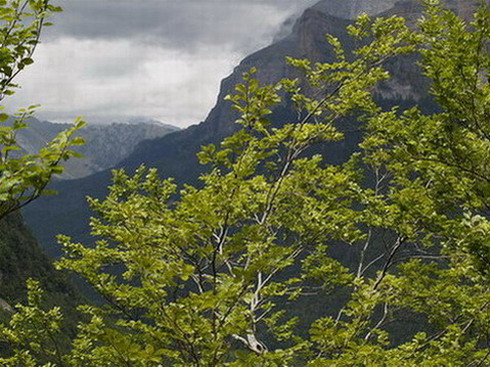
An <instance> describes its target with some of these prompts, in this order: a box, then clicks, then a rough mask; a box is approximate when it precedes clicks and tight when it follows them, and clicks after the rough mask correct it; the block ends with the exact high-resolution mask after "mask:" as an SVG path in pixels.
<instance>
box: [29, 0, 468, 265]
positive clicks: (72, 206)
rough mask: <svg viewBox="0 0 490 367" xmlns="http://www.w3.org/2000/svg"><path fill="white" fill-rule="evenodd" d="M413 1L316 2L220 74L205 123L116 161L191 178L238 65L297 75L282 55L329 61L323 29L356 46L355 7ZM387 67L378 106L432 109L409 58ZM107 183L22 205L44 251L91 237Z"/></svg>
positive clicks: (222, 131) (84, 184)
mask: <svg viewBox="0 0 490 367" xmlns="http://www.w3.org/2000/svg"><path fill="white" fill-rule="evenodd" d="M418 3H419V2H418V1H400V2H395V1H387V0H379V1H375V0H323V1H320V2H319V3H318V4H317V5H315V6H313V7H311V8H309V9H307V10H306V11H305V12H304V13H303V14H302V15H301V16H300V17H299V18H298V19H297V20H296V22H295V24H294V26H293V27H292V31H291V33H290V34H289V35H288V36H285V37H281V38H279V39H278V40H277V41H276V42H275V43H273V44H272V45H271V46H269V47H266V48H264V49H262V50H260V51H258V52H256V53H254V54H252V55H250V56H248V57H247V58H245V59H244V60H243V61H242V62H241V63H240V64H239V65H238V66H237V67H236V68H235V70H234V72H233V73H232V74H231V75H230V76H229V77H227V78H226V79H224V80H223V81H222V83H221V89H220V93H219V96H218V101H217V103H216V105H215V107H214V108H213V109H212V110H211V112H210V113H209V115H208V117H207V119H206V120H205V121H204V122H202V123H200V124H199V125H195V126H192V127H190V128H188V129H185V130H182V131H179V132H176V133H173V134H170V135H168V136H165V137H163V138H160V139H155V140H152V141H145V142H142V143H141V144H140V145H138V147H137V149H136V150H135V151H134V152H133V153H132V154H131V155H130V156H129V157H127V158H126V159H125V160H123V161H122V162H121V163H120V164H119V165H118V167H123V168H126V169H127V170H129V171H131V170H134V169H135V168H136V167H138V166H139V165H141V164H143V163H144V164H145V165H147V166H149V167H156V168H158V169H160V171H161V174H162V176H165V177H175V178H176V181H177V182H178V183H183V182H187V183H195V182H197V177H198V176H199V174H200V172H202V169H203V168H202V167H201V166H200V165H199V164H198V162H197V159H196V153H197V152H198V151H199V150H200V148H201V146H203V145H206V144H209V143H217V142H220V141H221V140H222V139H223V138H224V137H226V136H228V135H230V134H231V133H233V132H234V131H235V130H236V129H237V128H238V125H237V124H234V123H233V122H234V121H235V119H236V117H237V115H236V113H235V112H234V111H233V110H232V108H231V105H230V103H229V102H227V101H225V100H224V97H225V96H226V95H227V94H229V93H231V92H233V88H234V86H235V85H236V84H237V83H238V82H240V80H241V75H242V73H243V72H244V71H246V70H248V69H249V68H250V67H252V66H255V67H257V68H258V70H259V72H258V74H257V77H258V78H259V79H260V80H261V81H262V82H264V83H273V82H277V81H278V80H280V79H281V78H284V77H295V76H297V75H298V73H297V71H296V70H294V69H293V68H291V67H290V66H288V65H287V64H286V62H285V60H284V58H285V57H286V56H293V57H297V58H308V59H311V60H314V61H319V62H327V61H332V60H333V54H332V51H331V49H330V48H329V47H328V45H327V43H326V40H325V34H326V33H330V34H333V35H334V36H336V37H338V38H339V39H340V40H341V41H342V43H343V44H344V45H345V46H346V47H347V48H348V49H352V48H353V47H354V45H353V43H352V40H351V39H350V38H349V37H348V36H347V34H346V30H345V28H346V26H347V25H349V24H350V23H351V22H352V20H351V18H352V17H354V15H356V14H358V12H360V11H368V12H370V13H371V14H373V15H377V14H385V15H390V14H402V15H404V16H405V17H408V18H409V19H412V20H413V19H416V18H417V17H418V16H419V15H420V6H419V5H418ZM453 3H454V4H453V5H455V6H457V7H459V10H460V11H463V10H464V11H469V10H468V9H469V5H468V4H472V3H471V2H469V1H466V0H465V1H461V2H457V1H455V2H453ZM463 3H464V4H463ZM387 68H388V69H389V70H390V72H391V74H392V78H391V80H390V81H388V82H386V83H383V84H382V85H380V86H379V87H378V88H377V90H376V91H375V95H376V98H377V100H378V102H379V103H380V104H381V105H382V106H385V107H390V106H393V105H400V106H402V108H403V107H410V106H413V105H415V104H418V105H420V106H422V107H423V108H425V109H431V108H433V104H432V103H431V99H430V98H429V96H428V93H427V81H426V80H425V79H424V78H423V77H421V76H420V73H419V70H418V67H417V65H416V59H415V57H413V56H411V57H399V58H396V59H394V60H392V61H390V62H389V63H388V64H387ZM295 119H296V114H295V113H294V111H293V110H292V108H291V106H289V105H281V106H278V107H277V108H276V109H275V111H274V113H273V114H272V116H271V120H272V122H273V124H276V125H281V124H283V123H286V122H292V121H295ZM351 127H352V126H351ZM351 130H352V131H357V130H358V129H351ZM359 139H360V135H359V133H358V132H348V133H346V139H345V140H343V141H342V142H340V143H332V144H329V145H325V146H323V147H322V148H321V150H320V151H318V153H321V154H323V155H324V156H325V157H326V159H328V160H329V161H331V162H340V161H343V160H345V159H346V158H347V157H348V156H350V154H351V153H352V152H353V151H355V150H356V149H358V148H357V144H358V142H359ZM109 184H110V172H109V171H102V172H100V173H97V174H95V175H93V176H89V177H86V178H83V179H80V180H76V181H70V182H59V183H55V184H54V185H52V188H53V189H55V190H58V191H59V194H58V195H56V196H49V197H44V198H42V199H41V200H39V201H37V202H36V203H33V205H30V206H29V207H28V208H27V209H26V211H25V215H26V219H27V221H28V223H29V225H30V226H31V227H32V229H33V231H34V233H35V234H36V235H37V236H38V238H39V239H40V241H41V243H42V244H43V246H45V248H46V249H47V251H48V252H49V253H50V254H52V255H54V256H56V255H59V249H58V247H57V245H56V244H55V241H54V236H55V235H56V234H58V233H64V234H67V235H70V236H73V237H74V238H76V239H77V240H80V241H84V240H85V241H86V240H89V237H90V236H89V227H88V223H89V219H88V218H89V216H90V215H91V214H92V213H91V212H90V210H89V208H88V206H87V204H86V196H87V195H89V196H94V197H103V196H104V195H105V194H106V193H107V190H106V187H107V186H108V185H109ZM346 256H347V255H346Z"/></svg>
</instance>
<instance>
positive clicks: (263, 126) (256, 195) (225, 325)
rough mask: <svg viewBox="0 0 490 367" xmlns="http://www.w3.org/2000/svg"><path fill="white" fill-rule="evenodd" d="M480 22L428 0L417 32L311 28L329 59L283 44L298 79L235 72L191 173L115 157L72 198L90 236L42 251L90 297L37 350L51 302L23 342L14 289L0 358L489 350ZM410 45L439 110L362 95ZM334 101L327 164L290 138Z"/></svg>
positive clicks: (472, 357)
mask: <svg viewBox="0 0 490 367" xmlns="http://www.w3.org/2000/svg"><path fill="white" fill-rule="evenodd" d="M489 30H490V12H489V10H488V8H486V7H482V8H480V9H479V10H478V12H477V13H476V14H475V21H474V22H473V23H472V25H471V27H469V26H467V25H466V24H465V23H464V21H462V20H461V19H460V18H458V17H457V16H456V15H455V14H454V13H452V12H451V11H449V10H446V9H444V8H443V7H441V6H440V5H439V3H438V2H436V1H427V2H426V11H425V15H424V18H422V19H421V20H420V22H419V28H418V30H412V29H409V28H408V27H407V26H406V25H405V21H404V20H403V19H402V18H400V17H390V18H386V19H382V18H380V19H371V18H370V17H368V16H365V15H364V16H361V17H359V18H358V20H357V21H356V23H355V24H354V25H353V26H351V27H349V33H350V34H351V36H352V37H355V38H356V39H357V40H358V43H359V45H360V46H359V47H358V48H357V49H356V50H354V52H353V53H352V55H350V54H349V53H348V52H347V51H345V50H343V48H342V46H341V44H340V42H339V41H338V40H337V39H335V38H333V37H328V40H329V42H330V45H331V46H332V47H333V49H334V50H335V53H336V55H337V61H335V62H332V63H325V64H319V63H312V62H310V61H308V60H293V59H290V60H289V62H290V63H292V64H293V65H295V66H297V67H298V68H300V69H302V70H303V71H304V73H305V75H306V80H307V82H308V85H307V86H305V85H304V84H303V83H301V82H300V81H298V80H282V81H281V82H279V83H277V84H276V85H271V86H268V85H266V86H263V85H261V84H260V83H259V81H257V80H255V79H254V77H253V74H254V70H251V71H250V72H249V73H246V74H245V75H244V83H243V84H240V85H238V86H237V87H236V94H235V95H233V96H230V97H229V98H230V99H231V100H232V101H233V103H234V105H235V107H236V108H237V109H238V111H239V112H240V113H241V118H240V119H239V120H238V121H237V122H238V123H239V124H241V125H242V126H243V128H242V129H241V130H240V131H238V132H237V133H236V134H234V135H233V136H231V137H230V138H227V139H225V140H224V142H223V143H222V144H221V145H220V146H219V147H217V146H214V145H211V146H207V147H204V148H203V150H202V152H201V153H200V155H199V159H200V161H201V163H203V164H207V165H209V167H210V168H209V171H208V172H207V173H206V174H204V175H203V176H202V178H201V181H202V184H201V186H200V187H192V186H185V187H184V188H182V189H180V190H178V188H177V186H176V185H175V184H174V183H173V182H172V180H161V179H160V178H159V176H158V173H157V172H156V171H155V170H153V169H146V168H145V167H142V168H140V169H139V170H138V171H137V172H136V173H135V175H134V176H129V175H127V174H126V173H125V172H124V171H122V170H120V171H115V172H114V179H113V185H112V186H111V187H110V193H109V195H108V196H107V198H106V199H104V200H97V199H90V202H91V205H92V207H93V209H94V211H95V212H96V214H97V216H96V217H95V218H93V219H92V222H91V225H92V230H93V235H94V236H95V237H97V238H99V240H98V241H97V242H95V243H94V244H92V245H89V246H85V245H82V244H79V243H73V242H72V241H71V240H70V239H69V238H67V237H64V236H61V237H60V241H61V242H62V243H63V245H64V247H65V251H66V256H65V257H64V258H63V259H62V260H61V261H60V262H59V264H58V265H59V267H60V268H63V269H69V270H71V271H73V272H75V273H76V274H78V275H80V276H81V277H83V278H84V279H86V280H87V281H88V282H89V283H91V284H92V285H93V286H94V288H95V289H96V290H97V291H98V292H99V293H100V295H101V296H103V297H104V298H105V300H106V303H105V305H103V306H101V307H95V306H84V307H83V308H82V310H83V311H84V313H85V314H86V315H87V317H88V321H87V322H86V323H82V324H81V325H80V329H79V334H78V336H77V337H76V338H75V340H74V341H73V349H72V351H71V352H69V353H67V354H65V355H60V354H59V353H57V352H56V349H55V348H51V349H49V348H48V353H44V354H45V356H44V357H41V356H42V355H43V353H42V349H43V348H40V346H42V345H48V344H49V340H50V339H52V335H54V333H55V332H57V331H58V329H59V327H58V324H59V321H58V318H59V312H58V311H57V310H55V311H53V312H54V313H51V314H48V316H47V320H48V321H49V320H51V321H50V322H51V325H52V326H53V327H52V330H51V331H49V330H44V331H43V333H44V334H41V333H38V334H36V338H37V339H36V341H35V343H34V345H30V344H29V340H30V339H29V338H31V336H30V335H31V334H32V332H33V330H34V328H35V329H39V326H38V325H42V324H40V322H41V321H42V320H45V319H44V318H43V316H41V315H40V312H39V307H38V300H36V299H33V300H32V302H31V304H30V305H29V307H26V308H23V309H22V310H21V312H20V313H19V314H17V315H16V318H15V319H14V320H13V324H12V326H13V328H11V329H8V328H6V329H4V330H5V332H4V336H6V337H7V339H8V340H9V341H10V342H11V343H12V344H14V345H17V346H18V349H16V353H14V354H13V356H12V357H11V359H5V360H4V361H6V362H5V363H10V365H16V364H15V363H17V365H19V363H20V364H22V363H24V365H33V366H34V365H36V360H38V361H39V360H42V361H43V363H44V362H46V361H51V362H52V363H53V364H54V365H58V366H77V367H78V366H166V365H172V366H225V365H226V366H243V365H253V366H295V365H309V366H485V365H489V363H490V362H489V356H490V349H489V344H488V343H489V339H488V330H489V326H490V292H489V277H488V266H487V265H488V248H489V245H488V241H489V236H488V234H489V228H490V225H489V223H488V219H489V211H488V209H489V207H488V201H487V196H488V192H489V188H490V187H489V181H488V167H489V166H488V159H489V156H490V155H489V154H488V153H490V152H489V148H490V145H489V143H490V141H489V140H488V134H489V128H490V126H489V125H488V119H487V117H488V112H487V109H488V93H489V91H490V88H489V87H488V81H487V75H488V68H489V66H490V64H489V60H490V58H489V55H488V42H489ZM412 53H420V54H421V56H422V61H421V68H422V70H423V72H424V74H425V75H426V76H427V77H428V78H429V79H430V80H431V85H432V93H433V94H434V96H435V99H436V100H437V102H438V104H439V107H440V109H441V111H440V112H438V113H433V114H426V115H424V114H423V113H422V112H420V110H419V109H418V108H412V109H410V110H406V111H402V110H400V109H396V108H395V109H393V110H390V111H383V110H382V109H381V108H379V107H378V106H377V105H376V103H375V102H374V100H373V98H372V91H373V88H375V86H376V84H377V83H378V82H380V81H382V80H384V79H387V78H389V74H388V73H387V72H386V70H385V69H384V67H383V65H384V63H385V61H386V60H388V59H390V58H392V57H398V56H400V55H406V54H412ZM285 100H286V101H291V102H292V103H293V104H294V105H295V106H296V108H297V110H298V116H299V120H298V121H296V122H294V123H290V124H284V125H283V126H282V127H280V128H274V127H272V126H271V125H270V124H269V122H268V120H267V115H268V114H270V113H271V111H272V109H273V108H274V106H275V105H277V104H279V103H281V102H282V101H285ZM347 117H350V118H356V119H358V120H360V121H363V122H364V125H363V126H364V128H365V132H364V139H363V141H362V143H361V145H360V148H361V149H362V150H361V151H360V153H357V154H354V155H353V156H352V157H351V158H350V159H349V160H348V161H347V162H345V163H343V164H340V165H331V164H327V163H326V162H325V161H324V159H323V158H322V157H320V156H318V155H313V156H312V155H311V154H309V152H310V150H311V148H312V147H313V146H315V145H318V144H325V143H327V142H331V141H338V140H341V139H342V138H343V134H342V132H341V130H340V129H339V128H338V126H337V125H339V124H341V123H342V121H344V119H345V118H347ZM334 246H345V247H349V248H350V249H354V250H356V251H357V258H356V262H355V263H341V262H339V261H338V260H336V259H334V258H332V257H331V255H330V252H329V249H330V248H331V247H334ZM33 294H34V295H38V294H39V291H38V290H37V289H35V290H34V293H33ZM311 297H317V298H321V297H330V299H332V300H335V302H336V306H338V307H336V308H337V309H336V310H335V312H331V313H330V314H322V313H321V312H319V314H318V315H317V316H316V321H315V322H314V323H313V324H312V325H308V327H309V333H308V334H306V335H305V334H304V333H303V334H302V333H300V332H298V329H297V327H298V325H301V321H302V320H299V319H298V318H295V317H293V313H294V312H292V310H291V309H290V308H291V307H292V305H296V306H297V307H298V305H299V306H301V304H302V303H301V302H308V301H309V300H310V299H311ZM403 318H409V319H410V320H411V325H410V327H406V324H403V323H402V321H400V320H402V319H403ZM32 320H36V322H35V323H34V322H32ZM48 324H49V323H47V322H46V321H44V325H48ZM36 325H37V326H36ZM33 326H34V328H33ZM402 327H404V328H405V329H404V330H400V329H401V328H402ZM41 329H42V328H41ZM30 333H31V334H30ZM22 358H24V359H22ZM40 358H41V359H40ZM42 358H44V359H42ZM19 361H22V363H21V362H19ZM25 361H29V363H31V364H27V362H25Z"/></svg>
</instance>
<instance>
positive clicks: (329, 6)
mask: <svg viewBox="0 0 490 367" xmlns="http://www.w3.org/2000/svg"><path fill="white" fill-rule="evenodd" d="M397 1H399V0H323V1H320V2H319V3H318V4H316V5H315V6H313V8H314V9H316V10H319V11H321V12H324V13H326V14H329V15H332V16H335V17H338V18H343V19H355V18H356V17H357V16H358V15H359V14H361V13H366V14H369V15H378V14H380V13H382V12H384V11H386V10H388V9H391V8H392V7H393V6H394V5H395V3H396V2H397Z"/></svg>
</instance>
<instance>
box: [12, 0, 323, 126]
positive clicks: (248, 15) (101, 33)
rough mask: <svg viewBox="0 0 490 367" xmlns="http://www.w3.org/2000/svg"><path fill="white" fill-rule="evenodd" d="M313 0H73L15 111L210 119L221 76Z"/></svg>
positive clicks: (24, 83) (188, 121) (26, 77)
mask: <svg viewBox="0 0 490 367" xmlns="http://www.w3.org/2000/svg"><path fill="white" fill-rule="evenodd" d="M315 2H316V1H315V0H65V1H63V2H62V3H60V5H62V6H63V8H64V12H63V13H61V14H56V15H55V16H53V18H52V19H51V21H52V22H53V23H55V25H54V26H53V27H49V28H46V29H45V30H44V31H43V32H44V33H43V35H42V44H41V45H40V46H39V47H38V49H37V50H36V53H35V55H34V60H35V63H34V64H33V65H31V66H30V67H29V68H28V69H26V70H25V71H24V72H23V74H22V75H21V76H20V77H19V78H18V79H17V82H18V84H20V85H21V89H19V90H18V91H17V93H16V94H15V95H14V96H13V97H11V99H10V101H8V102H7V104H8V105H9V106H10V109H11V110H12V109H14V108H22V107H26V106H29V105H32V104H41V106H42V107H41V108H40V109H39V111H38V112H37V117H39V118H41V119H43V120H50V121H57V122H70V121H72V120H73V119H74V118H76V117H77V116H83V117H84V118H85V119H86V120H87V121H88V122H89V123H110V122H115V121H120V122H123V121H130V120H134V121H137V120H141V119H155V120H159V121H161V122H164V123H168V124H172V125H176V126H179V127H186V126H189V125H192V124H195V123H199V122H200V121H202V120H204V119H205V117H206V115H207V113H208V112H209V111H210V109H211V108H212V107H213V105H214V104H215V102H216V98H217V95H218V91H219V84H220V81H221V79H223V78H224V77H226V76H227V75H229V74H230V73H231V71H232V70H233V67H234V66H236V65H237V64H238V63H239V62H240V60H241V59H243V58H244V57H245V56H247V55H248V54H250V53H252V52H254V51H256V50H259V49H260V48H262V47H264V46H267V45H268V44H270V43H271V42H272V40H273V38H274V36H275V35H277V33H278V32H279V31H280V30H281V29H283V28H282V27H283V26H284V22H285V21H287V20H288V19H291V18H292V17H294V16H295V15H298V14H300V13H301V12H302V11H303V10H304V9H305V8H307V7H308V6H309V5H311V4H313V3H315Z"/></svg>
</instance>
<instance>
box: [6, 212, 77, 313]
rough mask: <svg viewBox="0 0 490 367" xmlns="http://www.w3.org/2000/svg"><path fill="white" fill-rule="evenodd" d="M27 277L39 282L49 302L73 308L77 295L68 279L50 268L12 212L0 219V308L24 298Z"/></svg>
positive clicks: (34, 240)
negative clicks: (0, 300)
mask: <svg viewBox="0 0 490 367" xmlns="http://www.w3.org/2000/svg"><path fill="white" fill-rule="evenodd" d="M28 278H33V279H35V280H38V281H39V282H41V284H42V287H43V289H44V290H45V291H46V293H47V297H46V299H48V300H49V302H48V303H49V304H51V305H55V304H56V305H63V306H65V307H64V308H65V309H66V310H68V312H73V311H74V307H75V305H76V301H77V299H78V295H77V292H76V290H75V289H74V288H73V286H72V284H71V282H70V281H69V280H68V279H67V277H66V276H65V275H63V274H62V273H60V272H58V271H56V270H55V269H54V268H53V265H52V264H51V260H50V259H49V258H48V257H47V256H46V255H45V254H44V252H43V251H42V250H41V249H40V247H39V246H38V243H37V241H36V239H35V238H34V237H33V236H32V235H31V234H30V232H29V231H28V230H27V228H26V227H25V225H24V223H23V221H22V218H21V216H20V215H19V214H13V215H10V216H8V217H7V218H4V219H3V220H0V298H1V299H2V304H0V308H2V309H5V308H7V309H8V308H10V307H13V306H15V305H16V304H17V303H18V302H22V301H24V300H25V296H26V280H27V279H28Z"/></svg>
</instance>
